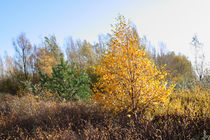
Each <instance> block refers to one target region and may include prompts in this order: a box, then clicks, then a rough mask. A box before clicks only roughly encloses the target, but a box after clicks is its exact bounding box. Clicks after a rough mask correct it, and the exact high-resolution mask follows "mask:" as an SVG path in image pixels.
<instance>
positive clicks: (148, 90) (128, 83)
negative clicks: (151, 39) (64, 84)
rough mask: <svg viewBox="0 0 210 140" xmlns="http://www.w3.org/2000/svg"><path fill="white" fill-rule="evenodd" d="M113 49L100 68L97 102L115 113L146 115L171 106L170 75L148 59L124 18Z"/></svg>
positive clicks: (96, 88)
mask: <svg viewBox="0 0 210 140" xmlns="http://www.w3.org/2000/svg"><path fill="white" fill-rule="evenodd" d="M109 46H110V49H109V52H108V53H107V54H106V55H105V58H104V60H103V61H102V63H101V64H99V65H98V66H97V67H96V72H97V74H98V75H99V76H100V79H99V81H98V82H97V83H96V84H95V85H94V92H95V94H94V95H93V98H92V99H93V101H95V102H96V103H98V104H100V105H101V106H102V107H103V108H104V109H108V110H111V111H114V112H120V111H125V110H126V111H128V112H134V111H145V110H146V109H148V108H149V107H151V106H153V107H154V106H158V105H159V104H160V103H161V104H162V103H166V102H167V100H168V96H169V94H170V93H171V91H172V90H173V87H174V86H168V87H167V82H166V81H165V76H166V75H167V73H166V72H165V71H163V70H162V69H161V70H159V69H157V68H156V66H155V65H154V64H153V63H152V62H151V61H150V60H149V59H148V58H147V57H146V56H145V50H144V49H139V41H138V39H137V38H136V36H134V34H133V33H132V27H131V25H130V24H129V22H128V21H127V20H126V19H125V18H124V17H122V16H119V18H118V23H117V24H116V25H115V29H114V30H113V36H112V40H111V43H110V45H109Z"/></svg>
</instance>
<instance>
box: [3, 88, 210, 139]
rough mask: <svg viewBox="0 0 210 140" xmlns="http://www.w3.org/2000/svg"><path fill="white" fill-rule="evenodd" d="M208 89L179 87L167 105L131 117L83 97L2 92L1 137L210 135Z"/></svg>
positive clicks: (54, 137) (97, 137) (56, 137)
mask: <svg viewBox="0 0 210 140" xmlns="http://www.w3.org/2000/svg"><path fill="white" fill-rule="evenodd" d="M209 93H210V91H209V90H201V89H200V88H195V89H194V91H193V92H192V91H190V90H180V91H177V92H174V93H172V94H171V96H170V100H169V103H168V105H167V106H165V107H159V108H158V109H155V110H153V111H152V110H151V111H150V112H147V113H146V114H145V115H144V116H142V117H138V118H133V117H132V116H130V115H126V114H123V113H119V114H118V115H112V113H110V112H106V111H102V110H101V109H100V107H98V106H95V105H92V104H90V103H84V102H57V101H56V100H52V99H49V97H45V98H43V96H42V97H41V96H34V95H31V94H26V95H24V96H20V97H18V96H11V95H3V96H1V98H0V113H1V114H0V139H23V140H25V139H41V140H48V139H50V140H54V139H60V140H62V139H98V140H99V139H110V140H111V139H170V140H171V139H209V138H210V136H209V135H210V109H209V103H210V102H209V99H210V95H209Z"/></svg>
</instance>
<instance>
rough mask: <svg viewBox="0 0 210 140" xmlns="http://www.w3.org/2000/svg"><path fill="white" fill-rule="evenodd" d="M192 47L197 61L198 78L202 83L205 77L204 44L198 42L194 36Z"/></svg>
mask: <svg viewBox="0 0 210 140" xmlns="http://www.w3.org/2000/svg"><path fill="white" fill-rule="evenodd" d="M191 45H192V46H193V47H194V49H195V54H194V55H195V58H194V59H195V60H194V69H195V73H196V75H197V77H198V80H199V81H201V80H202V78H203V75H204V59H205V56H204V53H203V49H202V47H203V44H202V43H201V42H200V41H199V40H198V37H197V35H194V36H193V38H192V41H191Z"/></svg>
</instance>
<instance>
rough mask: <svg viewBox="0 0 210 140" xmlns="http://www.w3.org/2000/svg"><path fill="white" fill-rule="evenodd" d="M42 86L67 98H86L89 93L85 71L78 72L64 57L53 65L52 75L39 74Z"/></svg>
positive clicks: (88, 82)
mask: <svg viewBox="0 0 210 140" xmlns="http://www.w3.org/2000/svg"><path fill="white" fill-rule="evenodd" d="M41 83H42V86H43V87H44V88H47V89H49V90H51V91H52V92H55V93H58V94H59V95H60V97H62V98H65V99H67V100H74V101H75V100H79V99H82V100H86V99H87V98H88V97H89V94H90V79H89V77H88V75H87V74H86V73H85V72H80V73H78V70H77V68H76V66H75V65H72V66H70V65H68V64H67V63H66V62H65V61H64V59H61V63H60V64H58V65H56V66H55V67H53V71H52V76H51V77H49V76H48V75H47V74H41Z"/></svg>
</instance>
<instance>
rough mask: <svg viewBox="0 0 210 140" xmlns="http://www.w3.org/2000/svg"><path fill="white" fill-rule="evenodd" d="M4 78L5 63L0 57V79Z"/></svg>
mask: <svg viewBox="0 0 210 140" xmlns="http://www.w3.org/2000/svg"><path fill="white" fill-rule="evenodd" d="M3 77H4V63H3V60H2V58H1V56H0V79H3Z"/></svg>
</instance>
